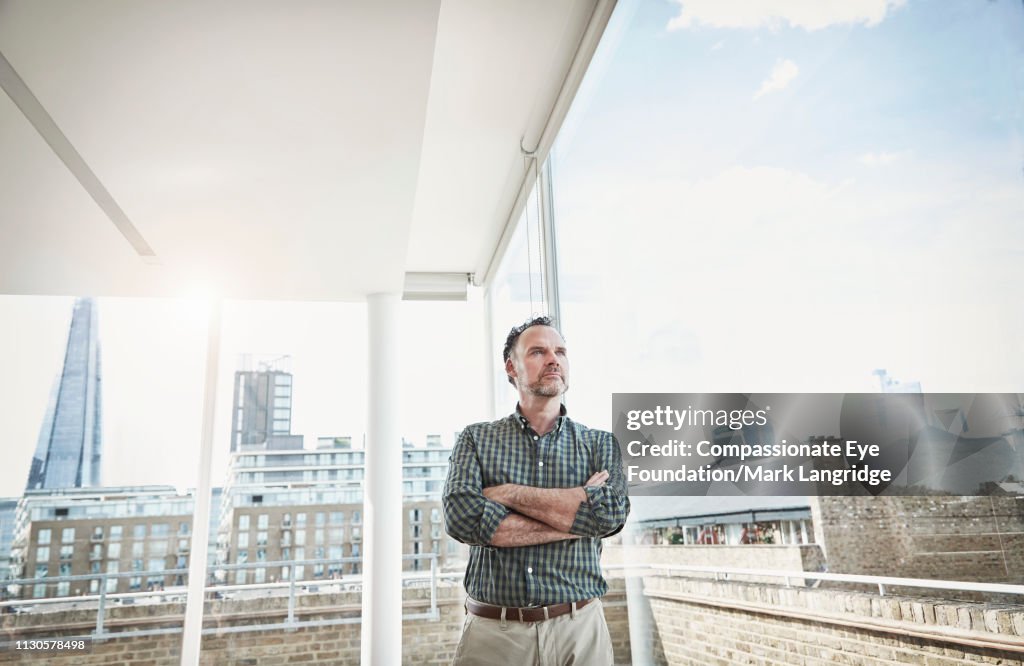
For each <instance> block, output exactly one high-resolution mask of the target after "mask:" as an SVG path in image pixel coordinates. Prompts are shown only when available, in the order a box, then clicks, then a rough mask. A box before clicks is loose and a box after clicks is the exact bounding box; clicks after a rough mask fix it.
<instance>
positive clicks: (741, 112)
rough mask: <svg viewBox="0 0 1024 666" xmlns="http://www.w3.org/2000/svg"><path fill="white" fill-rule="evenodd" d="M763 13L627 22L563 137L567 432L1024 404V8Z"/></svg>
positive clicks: (620, 24) (560, 182)
mask: <svg viewBox="0 0 1024 666" xmlns="http://www.w3.org/2000/svg"><path fill="white" fill-rule="evenodd" d="M869 4H870V8H869V7H868V5H869ZM840 5H842V6H840ZM745 7H746V9H744V8H743V7H739V6H738V7H733V5H732V4H729V5H728V8H727V7H725V6H719V3H702V2H700V3H699V2H693V3H690V2H665V3H661V2H644V3H620V6H619V7H618V8H617V10H616V14H615V15H614V17H613V19H612V23H611V24H610V25H609V28H608V31H607V33H606V37H605V39H604V41H603V42H602V45H601V47H600V49H599V52H598V54H597V55H596V57H595V60H594V64H593V66H592V68H591V71H590V73H589V74H588V77H587V80H586V81H585V82H584V84H583V87H582V89H581V91H580V95H579V96H578V98H577V101H576V103H575V105H574V107H573V109H572V110H571V112H570V115H569V117H568V119H567V120H566V122H565V124H564V126H563V130H562V132H561V134H560V137H559V139H558V141H557V143H556V147H555V150H554V152H553V156H552V162H553V167H554V174H555V177H554V192H555V196H554V202H555V213H556V214H555V218H556V220H557V229H558V232H559V235H558V239H559V244H558V251H559V259H560V274H559V280H560V285H561V288H562V289H561V308H562V313H563V319H564V323H565V329H566V330H565V334H566V337H567V339H568V340H569V342H570V350H571V353H572V360H573V363H574V368H573V380H574V381H573V387H572V390H571V391H570V393H569V394H568V396H567V400H568V402H569V404H570V405H571V406H572V408H573V410H574V412H575V413H577V414H585V415H586V418H587V419H589V421H590V422H591V423H592V424H593V425H600V426H604V427H607V426H609V425H610V417H611V414H610V411H611V410H610V407H611V393H612V392H613V391H693V392H698V391H875V390H878V388H879V377H878V376H876V375H875V374H874V371H875V370H877V369H883V368H884V369H886V370H887V372H888V376H889V377H893V378H896V379H898V380H903V381H904V382H910V383H913V382H919V383H920V386H921V387H922V388H923V389H924V390H925V391H930V392H940V391H1019V390H1021V389H1022V387H1024V355H1022V354H1021V353H1020V350H1021V346H1020V335H1019V331H1020V330H1021V326H1022V324H1024V311H1022V309H1021V308H1020V307H1019V305H1020V297H1019V287H1018V283H1019V271H1020V268H1019V266H1020V261H1021V248H1022V247H1024V228H1022V226H1021V225H1020V223H1019V222H1020V220H1021V219H1022V218H1024V181H1022V177H1021V173H1022V171H1021V169H1022V160H1024V153H1022V152H1021V136H1022V135H1024V116H1022V115H1021V111H1020V108H1021V95H1022V87H1021V86H1022V81H1021V78H1020V72H1021V69H1022V66H1024V64H1022V63H1024V54H1022V51H1021V48H1020V45H1021V44H1022V43H1024V15H1022V14H1024V11H1022V8H1021V5H1020V3H1019V2H1009V1H1004V2H976V1H974V0H964V1H962V2H943V3H937V4H936V3H918V2H907V3H839V4H837V5H835V6H834V7H833V6H831V5H830V6H828V7H826V6H822V7H815V8H811V7H810V6H808V7H807V8H806V9H802V8H801V7H802V6H801V5H798V3H777V7H776V6H775V5H771V7H775V8H774V9H769V8H762V6H761V3H747V5H745Z"/></svg>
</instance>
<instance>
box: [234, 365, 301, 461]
mask: <svg viewBox="0 0 1024 666" xmlns="http://www.w3.org/2000/svg"><path fill="white" fill-rule="evenodd" d="M289 360H290V359H289V357H287V356H283V357H278V358H274V359H254V358H253V357H251V356H246V357H245V358H244V360H243V365H244V366H246V367H244V369H242V370H238V371H236V372H235V389H234V396H235V397H234V404H233V409H232V412H231V451H232V452H234V451H241V450H242V449H243V448H246V447H262V448H296V444H297V447H298V448H301V447H302V440H301V437H299V436H295V435H292V434H291V428H292V375H291V373H290V372H288V371H287V364H288V361H289ZM253 366H255V369H253ZM293 440H296V441H293Z"/></svg>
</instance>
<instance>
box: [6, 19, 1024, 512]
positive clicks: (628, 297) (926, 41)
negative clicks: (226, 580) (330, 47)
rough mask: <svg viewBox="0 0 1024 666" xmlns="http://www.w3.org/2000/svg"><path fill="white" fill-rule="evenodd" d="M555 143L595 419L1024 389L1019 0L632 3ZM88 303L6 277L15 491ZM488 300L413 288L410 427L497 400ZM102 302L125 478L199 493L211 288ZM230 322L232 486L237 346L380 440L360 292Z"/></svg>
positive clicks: (225, 399)
mask: <svg viewBox="0 0 1024 666" xmlns="http://www.w3.org/2000/svg"><path fill="white" fill-rule="evenodd" d="M553 160H554V171H555V182H554V192H555V216H556V224H557V227H558V257H559V263H560V272H561V274H560V276H559V278H560V284H561V286H562V288H563V303H562V315H563V316H562V324H563V331H564V333H565V336H566V339H567V342H568V345H569V350H570V358H571V363H572V375H571V376H572V382H571V383H572V388H571V389H570V392H569V394H568V395H567V396H566V402H567V404H568V406H569V408H570V413H572V414H574V415H575V416H577V417H578V418H581V419H582V420H584V422H587V423H588V424H590V425H592V426H595V427H605V428H608V427H609V426H610V421H611V410H610V407H611V394H612V392H614V391H646V392H672V391H676V392H712V391H764V392H786V391H794V392H799V391H807V392H814V391H839V392H843V391H872V390H876V388H877V385H878V384H877V378H876V377H874V376H873V374H872V371H873V370H874V369H876V368H886V369H887V370H888V371H889V372H890V373H891V374H892V375H893V376H894V377H895V378H897V379H899V380H903V381H920V382H921V383H922V386H923V388H924V390H926V391H934V392H939V391H952V392H957V391H1012V392H1024V337H1022V336H1021V335H1019V331H1021V330H1024V308H1022V307H1021V306H1022V303H1021V297H1020V292H1021V290H1020V286H1019V285H1020V277H1019V273H1020V269H1019V266H1021V264H1022V259H1024V225H1021V223H1020V221H1021V220H1024V7H1022V4H1021V3H1020V2H1019V1H1017V0H996V1H993V2H988V1H985V0H962V1H953V0H948V1H943V2H927V3H926V2H917V1H913V0H908V1H906V2H892V1H888V0H849V1H840V0H833V1H824V0H823V1H821V2H806V1H799V0H792V1H786V0H781V1H778V2H772V3H763V2H742V1H740V0H698V1H692V0H691V1H685V2H679V1H676V0H671V1H670V0H643V1H640V2H637V1H633V0H621V1H620V2H619V4H618V6H617V8H616V10H615V14H614V16H613V18H612V20H611V22H610V24H609V26H608V29H607V31H606V34H605V37H604V39H603V41H602V44H601V46H600V47H599V49H598V52H597V54H596V55H595V58H594V61H593V63H592V65H591V67H590V71H589V73H588V75H587V77H586V79H585V81H584V83H583V85H582V86H581V89H580V92H579V94H578V96H577V99H576V101H575V103H574V104H573V107H572V110H571V111H570V114H569V117H568V118H567V119H566V121H565V123H564V124H563V128H562V131H561V133H560V135H559V138H558V141H557V143H556V147H555V150H554V155H553ZM508 269H509V270H510V271H511V272H512V273H515V272H516V269H515V267H508ZM522 270H525V268H524V269H522ZM72 302H73V300H72V299H71V298H59V297H23V296H0V348H3V349H6V350H9V353H8V363H7V364H5V365H6V369H7V372H8V376H7V377H6V380H7V381H5V382H2V383H0V420H2V422H3V423H4V425H5V427H4V438H5V439H4V444H3V447H4V448H3V450H4V459H5V462H7V464H5V465H4V466H2V468H0V496H12V495H17V494H20V492H21V489H22V488H23V487H24V482H25V479H26V477H27V472H28V464H29V460H30V458H31V454H32V450H33V448H34V446H35V442H36V437H37V436H38V430H39V426H40V423H41V421H42V417H43V411H44V409H45V405H46V400H47V397H48V395H49V389H50V385H51V383H52V381H53V378H54V376H55V374H56V373H57V371H58V369H59V365H60V360H61V354H62V353H63V344H64V340H65V338H66V335H67V326H68V322H69V319H70V315H71V307H72ZM513 310H516V311H517V312H518V310H517V309H515V308H513ZM494 311H495V312H497V313H500V314H501V317H502V318H503V319H509V318H510V317H511V315H510V314H509V312H511V310H510V309H508V308H506V307H504V306H501V307H496V308H495V309H494ZM484 312H485V309H484V307H483V305H482V303H481V295H480V293H479V292H476V291H474V293H473V295H472V298H471V301H470V302H469V303H465V304H436V303H435V304H405V305H404V306H403V326H402V331H403V336H404V343H403V349H402V356H403V366H402V367H403V368H404V369H405V370H406V374H405V375H404V376H405V377H406V378H407V379H406V380H405V381H403V402H404V406H405V410H404V413H405V418H404V423H403V430H404V432H406V435H407V436H408V437H410V438H412V439H414V440H416V439H420V440H421V439H422V437H423V435H424V434H426V433H435V432H436V433H440V434H442V435H444V436H445V439H446V441H450V437H451V433H452V431H454V430H455V429H457V428H460V427H462V426H463V425H465V424H466V423H469V422H472V421H477V420H483V419H486V418H490V416H491V412H490V411H489V409H488V405H487V404H486V402H487V395H488V391H486V390H484V389H485V387H486V368H487V364H488V363H493V364H494V365H495V366H497V365H498V364H497V362H496V360H495V359H496V353H495V352H494V351H493V350H491V349H490V348H489V347H491V346H494V344H493V340H492V342H491V343H487V341H486V340H485V335H486V334H487V333H486V330H485V327H484ZM517 316H518V315H517ZM99 318H100V338H101V344H102V346H103V361H102V362H103V370H104V371H103V375H104V396H103V401H104V402H103V409H104V447H105V448H104V468H103V472H104V480H105V483H108V484H111V485H116V484H128V483H170V484H173V485H177V486H179V487H182V488H184V487H189V486H194V485H195V482H196V479H197V476H196V464H197V456H198V443H199V432H200V418H201V410H202V392H203V384H204V376H203V372H204V365H205V355H206V339H207V338H206V334H207V331H206V313H205V310H204V307H203V305H202V304H201V303H199V302H192V301H170V300H163V301H157V300H146V299H109V298H101V299H99ZM223 321H224V324H223V331H222V348H221V355H220V371H219V374H218V382H219V392H218V397H217V425H216V427H215V438H216V439H215V459H214V472H213V479H214V483H215V484H220V483H221V482H222V480H223V473H224V467H225V464H226V460H227V450H228V436H229V430H230V403H231V393H230V387H231V376H232V373H233V371H234V369H235V368H236V367H237V365H238V359H239V356H240V355H241V354H244V353H253V354H281V355H291V356H292V371H293V373H294V375H295V379H294V393H293V410H294V411H293V429H292V430H293V432H295V433H299V434H304V435H306V437H307V440H306V444H307V446H313V445H314V444H315V438H316V437H317V436H327V435H353V436H354V437H355V438H356V439H358V438H359V436H360V435H361V433H362V431H363V430H364V427H365V425H364V424H365V419H366V409H367V406H366V401H365V392H366V388H365V387H366V354H365V349H366V335H367V333H366V315H365V307H364V306H362V305H361V304H326V303H268V302H229V303H227V304H225V310H224V320H223ZM516 321H518V319H517V320H516ZM516 321H511V320H509V321H498V322H496V323H495V329H496V330H498V329H500V330H507V328H508V327H509V326H511V325H512V324H514V323H516ZM491 337H492V338H496V334H495V333H494V331H492V332H491ZM504 397H506V398H507V396H504ZM509 406H511V405H509Z"/></svg>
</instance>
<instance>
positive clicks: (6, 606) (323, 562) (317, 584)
mask: <svg viewBox="0 0 1024 666" xmlns="http://www.w3.org/2000/svg"><path fill="white" fill-rule="evenodd" d="M402 558H403V559H405V560H430V570H429V571H428V572H423V573H419V572H405V573H403V586H409V587H413V586H415V584H416V583H419V582H425V583H427V585H429V589H430V606H429V608H428V609H427V610H426V611H425V612H421V613H406V614H403V615H402V620H403V621H404V620H430V621H436V620H438V619H440V611H439V610H438V603H437V586H438V582H439V580H442V579H448V578H452V575H451V574H440V573H439V572H438V566H437V555H435V554H433V553H426V554H422V555H403V556H402ZM361 562H362V558H361V557H342V558H326V559H311V560H278V561H273V562H253V563H246V564H213V565H209V566H207V567H206V572H207V574H208V575H211V576H212V577H213V578H215V579H216V578H218V577H220V576H221V575H225V576H226V574H227V572H229V571H234V570H240V569H271V568H280V567H287V568H288V580H287V581H272V582H269V583H249V584H239V585H229V584H213V585H206V586H205V587H204V590H203V594H204V598H205V597H206V595H209V594H213V595H215V596H216V597H217V598H220V599H227V600H230V599H234V598H237V599H243V598H246V596H248V595H247V593H249V592H252V591H257V590H267V591H269V595H270V596H278V594H279V595H280V596H284V593H285V591H286V592H287V597H288V599H287V601H288V611H287V616H286V618H285V620H284V621H281V622H273V623H266V624H246V625H239V626H227V627H225V626H219V627H218V626H214V627H207V628H204V629H203V635H204V636H205V635H212V634H224V633H241V632H249V631H267V630H280V629H284V630H285V631H295V630H297V629H299V628H302V627H325V626H334V625H342V624H358V623H360V622H362V617H361V616H354V617H342V618H332V619H327V620H299V619H297V617H296V600H297V598H298V597H299V596H300V595H303V594H317V593H320V592H322V591H324V590H323V588H325V587H326V588H328V589H327V590H326V591H341V590H342V589H343V588H344V589H346V590H352V591H354V590H356V589H359V590H361V589H362V585H363V577H362V575H361V574H349V575H348V576H345V577H342V578H313V579H302V580H297V579H296V578H295V568H296V566H307V565H313V566H316V565H320V566H326V568H327V570H328V571H330V569H331V567H332V565H342V564H346V563H361ZM188 573H189V571H188V569H161V570H158V571H126V572H118V573H95V574H80V575H74V576H52V577H45V578H19V579H14V580H7V581H3V585H5V586H6V587H7V588H8V589H10V587H12V586H22V585H24V586H27V587H30V586H33V585H35V584H39V583H45V584H47V585H52V584H57V583H61V582H72V581H96V585H97V589H98V590H99V593H98V594H89V595H81V596H62V597H46V598H38V599H16V600H8V601H2V602H0V610H2V612H14V613H21V612H31V611H33V610H36V608H37V607H40V606H42V607H56V606H57V605H59V604H73V607H74V608H75V609H79V610H80V609H81V608H82V604H89V607H91V605H92V603H93V602H95V604H96V605H95V608H96V628H95V629H94V630H93V631H92V632H91V633H90V634H87V635H81V636H64V637H62V639H63V640H77V639H90V640H94V641H101V640H105V639H112V638H122V637H142V636H157V635H164V634H175V633H181V631H182V627H167V628H161V629H144V630H122V631H110V630H109V628H108V627H107V626H106V611H107V608H108V606H109V605H110V604H111V603H117V604H120V605H133V604H135V603H136V602H137V601H143V602H145V600H149V599H155V600H156V601H157V602H160V603H183V602H184V601H185V598H186V595H187V588H186V587H185V586H175V587H172V588H171V589H163V590H146V591H140V592H119V593H113V592H108V591H107V588H108V583H107V581H109V580H117V579H119V578H146V579H153V578H164V577H166V576H187V575H188ZM456 576H458V577H460V578H461V576H462V574H461V573H459V574H456ZM90 585H92V582H90ZM275 593H278V594H275ZM13 645H14V641H6V642H0V650H5V649H8V648H10V647H12V646H13Z"/></svg>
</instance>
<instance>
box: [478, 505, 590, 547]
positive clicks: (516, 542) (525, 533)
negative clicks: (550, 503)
mask: <svg viewBox="0 0 1024 666" xmlns="http://www.w3.org/2000/svg"><path fill="white" fill-rule="evenodd" d="M577 538H579V537H577V536H575V535H572V534H568V533H566V532H560V531H558V530H556V529H554V528H552V527H551V526H550V525H546V524H544V523H542V522H540V521H539V520H534V519H533V518H529V517H527V516H521V515H519V514H518V513H510V514H508V515H507V516H505V517H504V518H503V519H502V521H501V522H500V523H498V529H497V530H495V532H494V536H492V537H491V545H492V546H498V547H499V548H512V547H515V546H536V545H537V544H541V543H551V542H552V541H564V540H566V539H577Z"/></svg>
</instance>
